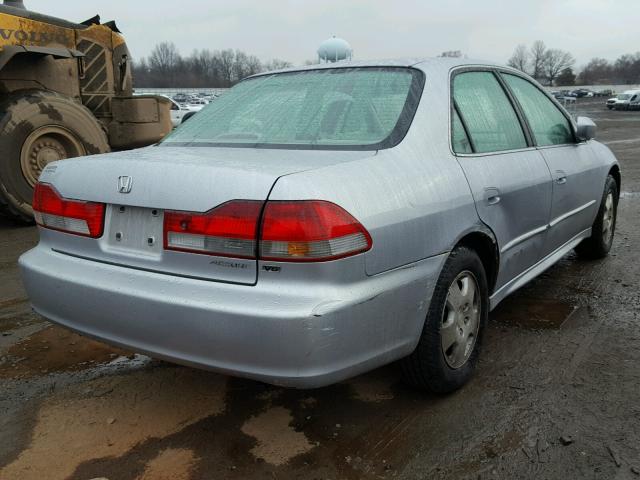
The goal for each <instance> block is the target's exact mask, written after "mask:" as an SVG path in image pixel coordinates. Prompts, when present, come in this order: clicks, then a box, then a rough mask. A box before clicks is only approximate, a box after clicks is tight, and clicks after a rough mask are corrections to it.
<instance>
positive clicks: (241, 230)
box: [164, 200, 263, 258]
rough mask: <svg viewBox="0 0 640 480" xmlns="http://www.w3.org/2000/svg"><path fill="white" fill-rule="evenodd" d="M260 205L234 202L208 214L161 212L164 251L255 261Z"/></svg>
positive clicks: (252, 202) (258, 203) (249, 201)
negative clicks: (252, 259) (162, 215)
mask: <svg viewBox="0 0 640 480" xmlns="http://www.w3.org/2000/svg"><path fill="white" fill-rule="evenodd" d="M262 204H263V202H259V201H252V200H233V201H231V202H227V203H224V204H222V205H220V206H219V207H216V208H214V209H213V210H210V211H209V212H207V213H190V212H172V211H165V212H164V247H165V248H166V249H167V250H178V251H182V252H195V253H204V254H208V255H218V256H222V257H235V258H256V257H255V255H256V254H255V252H256V231H257V228H258V219H259V218H260V210H261V209H262Z"/></svg>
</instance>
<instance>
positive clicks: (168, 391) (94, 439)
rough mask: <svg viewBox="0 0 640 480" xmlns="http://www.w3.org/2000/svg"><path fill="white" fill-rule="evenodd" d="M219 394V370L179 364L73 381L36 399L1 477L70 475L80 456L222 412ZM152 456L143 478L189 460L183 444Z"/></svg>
mask: <svg viewBox="0 0 640 480" xmlns="http://www.w3.org/2000/svg"><path fill="white" fill-rule="evenodd" d="M225 394H226V378H225V377H222V376H219V375H211V374H208V373H206V372H200V371H197V370H192V369H188V368H182V367H167V368H157V369H153V370H144V371H141V372H136V373H133V374H130V375H126V376H120V377H102V378H99V379H96V380H93V381H91V382H87V383H83V384H80V385H75V386H73V387H70V388H68V389H66V390H64V391H59V392H57V393H55V394H54V395H52V396H51V397H49V398H48V399H46V400H45V401H44V402H43V403H42V405H41V406H40V409H39V411H38V413H37V416H36V418H35V425H34V427H33V431H32V433H31V437H30V443H29V445H27V446H26V448H24V450H22V451H21V453H20V454H19V455H18V456H17V457H16V458H15V459H14V460H13V461H12V462H11V463H10V464H8V465H7V466H5V467H4V468H1V467H0V478H2V479H3V480H26V479H40V478H51V479H62V478H69V477H70V476H71V475H72V474H73V473H74V470H75V469H76V468H77V467H78V466H79V465H81V464H83V463H84V462H88V461H91V460H93V459H100V458H117V457H119V456H121V455H124V454H126V453H127V452H128V451H130V450H131V449H132V448H134V447H135V446H136V445H139V444H141V443H143V442H145V441H149V439H154V438H156V439H160V438H163V437H167V436H169V435H172V434H174V433H175V432H179V431H181V430H182V429H184V428H186V427H187V426H188V425H191V424H193V423H196V422H198V421H199V420H201V419H203V418H205V417H208V416H211V415H217V414H219V413H221V412H222V411H223V410H224V408H225ZM154 457H155V458H154ZM154 457H152V458H151V459H150V462H149V463H148V464H147V465H146V468H145V473H144V475H145V476H144V477H143V478H145V479H151V478H153V479H154V480H159V479H162V478H165V477H163V476H160V475H158V472H162V471H164V472H165V473H169V474H171V475H169V476H167V477H166V478H171V479H181V478H185V479H186V478H189V476H188V475H189V470H190V468H191V464H192V463H193V461H194V460H195V457H194V455H193V453H192V452H191V451H190V450H189V449H169V450H166V449H163V450H162V451H160V452H158V454H157V455H154ZM169 466H171V468H172V469H173V470H171V469H169ZM100 476H101V475H92V476H82V477H81V478H84V479H89V478H95V477H100ZM108 478H111V479H112V480H116V479H117V478H133V476H129V475H126V474H125V475H120V476H117V477H116V476H111V475H109V476H108Z"/></svg>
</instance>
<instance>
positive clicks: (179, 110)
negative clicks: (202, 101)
mask: <svg viewBox="0 0 640 480" xmlns="http://www.w3.org/2000/svg"><path fill="white" fill-rule="evenodd" d="M167 98H168V99H169V100H170V101H171V123H172V124H173V127H174V128H175V127H177V126H178V125H180V124H181V123H182V122H184V121H185V120H187V119H188V118H190V117H191V116H193V115H194V114H195V113H196V112H199V111H200V110H202V107H204V105H180V104H179V103H178V102H176V101H175V100H174V99H172V98H171V97H167Z"/></svg>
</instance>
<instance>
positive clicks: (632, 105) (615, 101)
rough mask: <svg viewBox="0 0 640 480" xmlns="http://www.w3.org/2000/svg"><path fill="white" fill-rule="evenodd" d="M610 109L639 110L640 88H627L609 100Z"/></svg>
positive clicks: (608, 106)
mask: <svg viewBox="0 0 640 480" xmlns="http://www.w3.org/2000/svg"><path fill="white" fill-rule="evenodd" d="M607 108H608V109H609V110H638V109H640V90H627V91H626V92H622V93H620V94H619V95H617V96H616V97H613V98H610V99H609V100H607Z"/></svg>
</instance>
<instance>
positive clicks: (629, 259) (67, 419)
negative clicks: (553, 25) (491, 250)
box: [0, 100, 640, 480]
mask: <svg viewBox="0 0 640 480" xmlns="http://www.w3.org/2000/svg"><path fill="white" fill-rule="evenodd" d="M578 110H580V111H583V112H584V113H587V114H588V115H589V116H591V117H592V118H594V119H595V120H596V121H597V123H598V125H599V135H598V138H599V139H600V140H601V141H604V142H605V143H608V144H609V145H610V147H611V148H612V149H613V150H614V152H615V153H616V154H617V156H618V158H619V159H620V162H621V164H622V168H623V194H622V199H621V201H620V206H619V223H618V231H617V235H616V239H615V243H614V247H613V251H612V255H611V256H610V257H609V258H607V259H605V260H602V261H595V262H584V261H579V260H578V259H577V258H576V257H575V256H574V255H568V256H567V257H565V258H564V259H563V260H562V261H561V262H560V263H559V264H558V265H556V266H555V267H553V268H552V269H550V270H549V271H548V272H547V273H546V274H544V275H543V276H542V277H541V278H539V279H537V280H536V281H535V282H533V283H532V284H530V285H528V286H527V287H525V288H523V289H522V290H521V291H519V292H517V293H516V294H514V295H513V296H512V297H511V298H509V299H508V300H506V301H505V302H504V303H503V304H502V305H500V306H499V307H498V308H497V309H496V311H494V312H493V313H492V314H491V322H490V325H489V327H488V335H487V337H486V343H485V345H484V351H483V355H482V358H481V362H480V365H479V369H478V373H477V375H476V377H475V378H474V380H473V381H472V382H471V383H470V384H469V385H468V386H467V387H465V388H464V389H463V390H461V391H460V392H458V393H455V394H453V395H450V396H448V397H438V396H432V395H426V394H423V393H417V392H414V391H411V390H409V389H407V388H405V387H404V386H403V385H402V384H400V383H399V382H398V371H397V369H396V367H395V366H393V365H392V366H389V367H385V368H382V369H379V370H376V371H374V372H371V373H369V374H367V375H363V376H361V377H358V378H356V379H354V380H352V381H349V382H345V383H342V384H339V385H335V386H332V387H329V388H324V389H320V390H310V391H298V390H286V389H281V388H276V387H271V386H267V385H263V384H260V383H256V382H251V381H247V380H238V379H234V378H229V377H225V376H222V375H218V374H215V373H210V372H203V371H198V370H193V369H189V368H184V367H179V366H174V365H171V364H168V363H163V362H159V361H155V360H152V359H149V358H147V357H144V356H139V355H136V354H135V353H134V352H123V351H120V350H117V349H114V348H111V347H109V346H106V345H103V344H100V343H96V342H93V341H90V340H87V339H84V338H82V337H79V336H77V335H75V334H72V333H70V332H68V331H67V330H64V329H62V328H59V327H57V326H53V325H51V324H49V323H48V322H47V321H45V320H44V319H42V318H41V317H39V316H38V315H36V314H34V313H32V312H31V311H30V308H29V304H28V301H27V298H26V295H25V293H24V290H23V288H22V286H21V283H20V279H19V275H18V271H17V266H16V260H17V258H18V256H19V255H20V254H21V253H22V252H24V251H26V250H27V249H29V248H30V247H32V246H33V245H34V244H35V243H36V241H37V232H36V231H35V229H34V228H33V227H21V226H17V225H14V224H11V223H9V222H8V221H6V220H1V219H0V386H1V389H0V415H1V416H0V478H1V479H2V480H13V479H19V480H29V479H48V480H56V479H76V480H89V479H93V478H96V477H104V478H108V479H110V480H133V479H145V480H147V479H154V480H156V479H172V480H176V479H178V480H179V479H185V480H186V479H226V478H229V479H247V478H248V479H271V478H283V479H285V478H302V479H359V478H365V479H379V478H411V479H414V478H415V479H417V478H430V479H431V478H434V479H465V478H468V479H474V480H475V479H478V478H481V479H493V478H495V479H520V478H523V479H525V478H526V479H528V478H536V479H579V478H580V479H582V478H584V479H627V478H628V479H635V478H638V479H640V328H639V325H640V315H639V312H640V292H639V289H638V285H639V284H640V255H639V254H638V250H639V248H640V216H639V211H640V208H639V207H640V112H609V111H607V110H606V109H605V108H604V106H603V101H602V100H597V101H596V100H588V101H582V102H581V103H580V104H579V106H578ZM565 443H566V445H565Z"/></svg>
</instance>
